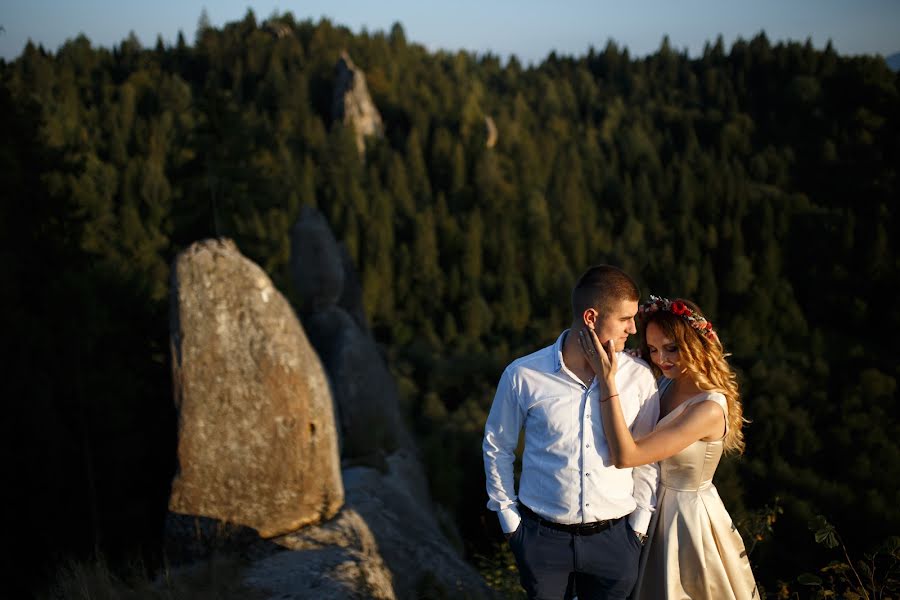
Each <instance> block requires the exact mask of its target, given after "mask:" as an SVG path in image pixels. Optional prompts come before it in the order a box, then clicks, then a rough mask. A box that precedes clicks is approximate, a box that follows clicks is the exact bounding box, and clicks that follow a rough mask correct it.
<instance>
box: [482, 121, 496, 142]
mask: <svg viewBox="0 0 900 600" xmlns="http://www.w3.org/2000/svg"><path fill="white" fill-rule="evenodd" d="M484 130H485V132H486V134H487V139H486V140H485V142H484V146H485V148H493V147H494V146H496V145H497V124H496V123H494V119H493V117H491V116H490V115H486V116H485V117H484Z"/></svg>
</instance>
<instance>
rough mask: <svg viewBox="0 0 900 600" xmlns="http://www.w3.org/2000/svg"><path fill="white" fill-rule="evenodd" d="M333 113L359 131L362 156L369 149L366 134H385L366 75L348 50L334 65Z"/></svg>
mask: <svg viewBox="0 0 900 600" xmlns="http://www.w3.org/2000/svg"><path fill="white" fill-rule="evenodd" d="M331 110H332V116H333V117H334V120H335V121H339V122H341V123H343V124H344V125H347V126H350V127H352V128H353V131H354V132H355V134H356V148H357V150H359V153H360V155H362V154H363V153H364V152H365V149H366V137H368V136H376V137H381V136H382V135H384V123H383V122H382V120H381V113H379V112H378V108H376V106H375V103H374V102H372V97H371V96H370V95H369V88H368V86H366V75H365V73H363V71H362V70H361V69H360V68H359V67H357V66H356V65H354V64H353V61H352V60H350V56H349V55H348V54H347V52H346V51H343V52H341V58H340V59H339V60H338V62H337V65H336V66H335V81H334V99H333V102H332V109H331Z"/></svg>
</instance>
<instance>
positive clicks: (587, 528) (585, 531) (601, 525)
mask: <svg viewBox="0 0 900 600" xmlns="http://www.w3.org/2000/svg"><path fill="white" fill-rule="evenodd" d="M518 508H519V513H521V514H522V516H523V517H528V518H530V519H533V520H535V521H537V522H538V523H539V524H541V525H543V526H544V527H549V528H550V529H556V530H557V531H565V532H566V533H571V534H572V535H594V534H595V533H600V532H601V531H606V530H607V529H609V528H610V527H612V526H613V525H615V524H616V523H617V522H619V521H620V520H622V519H623V518H624V517H616V518H615V519H604V520H602V521H594V522H592V523H573V524H572V525H566V524H564V523H556V522H554V521H548V520H547V519H545V518H544V517H542V516H540V515H539V514H537V513H536V512H534V511H533V510H531V509H530V508H528V507H527V506H525V505H524V504H522V503H521V502H519V503H518Z"/></svg>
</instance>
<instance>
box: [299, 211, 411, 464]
mask: <svg viewBox="0 0 900 600" xmlns="http://www.w3.org/2000/svg"><path fill="white" fill-rule="evenodd" d="M343 254H344V252H343V251H342V248H341V247H340V246H339V244H338V242H337V240H335V238H334V234H332V232H331V229H330V227H329V226H328V223H327V221H326V220H325V217H324V216H322V214H321V213H320V212H319V211H317V210H316V209H315V208H313V207H311V206H306V207H304V208H303V210H301V213H300V216H299V218H298V219H297V222H296V224H295V225H294V227H293V230H292V234H291V275H292V280H293V283H294V288H295V289H296V291H297V292H298V295H299V296H300V302H301V306H302V308H301V311H300V315H301V318H302V320H303V327H304V329H305V330H306V333H307V335H309V340H310V342H311V343H312V345H313V347H314V348H315V349H316V352H317V353H318V355H319V357H320V358H321V360H322V364H323V365H324V367H325V371H326V373H327V374H328V379H329V382H330V384H331V393H332V395H333V397H334V401H335V412H336V414H337V415H338V423H339V424H340V431H339V434H338V436H339V439H340V444H341V457H342V458H343V459H344V460H345V461H346V460H351V459H360V458H362V459H375V460H377V457H378V456H384V455H386V454H389V453H391V452H393V451H394V450H396V449H398V448H400V447H404V448H412V447H413V443H412V439H411V436H410V435H409V433H408V432H407V430H406V428H405V427H404V426H403V422H402V418H401V415H400V401H399V393H398V391H397V387H396V384H395V382H394V379H393V377H392V376H391V374H390V372H389V371H388V369H387V365H386V364H385V362H384V360H383V358H382V356H381V354H380V353H379V350H378V347H377V345H376V344H375V341H374V340H373V338H372V336H371V334H370V333H369V331H368V329H367V328H366V327H365V324H364V320H363V322H360V320H361V319H362V318H363V317H362V316H361V315H362V300H361V298H360V297H359V293H360V291H359V288H358V287H357V288H356V289H355V290H353V292H352V293H347V290H346V289H345V283H346V282H354V281H356V279H357V277H356V274H355V270H354V269H353V267H352V265H351V264H350V261H349V260H345V259H344V258H343ZM353 312H356V313H358V316H356V317H354V316H353V314H352V313H353Z"/></svg>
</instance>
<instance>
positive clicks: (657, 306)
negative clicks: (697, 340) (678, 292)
mask: <svg viewBox="0 0 900 600" xmlns="http://www.w3.org/2000/svg"><path fill="white" fill-rule="evenodd" d="M658 310H664V311H666V312H670V313H672V314H673V315H678V316H679V317H681V318H683V319H684V320H685V321H687V322H688V324H690V326H691V327H693V328H694V329H696V330H697V332H698V333H700V335H703V336H705V337H708V338H711V339H714V338H717V337H719V336H718V335H717V334H716V331H715V330H714V329H713V325H712V323H710V322H709V321H708V320H706V317H704V316H703V315H701V314H700V313H698V312H696V311H694V310H692V309H691V308H690V307H689V306H688V305H687V304H685V303H684V302H681V301H680V300H675V301H674V302H673V301H672V300H669V299H668V298H663V297H661V296H654V295H653V294H650V300H648V301H646V302H644V303H643V304H641V305H640V307H639V308H638V312H639V313H640V315H641V317H642V318H643V319H646V318H647V317H648V316H649V315H651V314H653V313H655V312H656V311H658Z"/></svg>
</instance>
